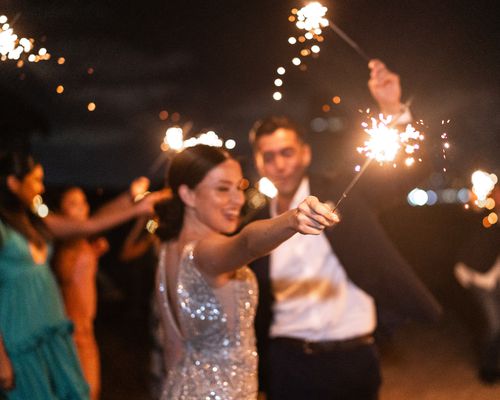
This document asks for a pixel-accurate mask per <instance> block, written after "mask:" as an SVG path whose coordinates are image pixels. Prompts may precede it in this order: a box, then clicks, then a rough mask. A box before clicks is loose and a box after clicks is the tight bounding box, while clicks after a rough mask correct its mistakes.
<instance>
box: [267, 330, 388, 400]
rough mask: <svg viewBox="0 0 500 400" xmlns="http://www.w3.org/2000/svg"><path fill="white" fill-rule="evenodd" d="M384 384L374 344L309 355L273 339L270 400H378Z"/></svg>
mask: <svg viewBox="0 0 500 400" xmlns="http://www.w3.org/2000/svg"><path fill="white" fill-rule="evenodd" d="M381 382H382V380H381V374H380V363H379V356H378V351H377V348H376V346H375V345H373V344H364V345H360V346H357V347H355V348H352V349H348V350H335V351H328V352H316V353H312V354H310V353H307V352H305V351H304V350H303V349H301V348H300V347H298V346H293V345H290V344H289V343H286V342H282V341H280V340H271V343H270V348H269V392H268V400H376V399H378V392H379V388H380V385H381Z"/></svg>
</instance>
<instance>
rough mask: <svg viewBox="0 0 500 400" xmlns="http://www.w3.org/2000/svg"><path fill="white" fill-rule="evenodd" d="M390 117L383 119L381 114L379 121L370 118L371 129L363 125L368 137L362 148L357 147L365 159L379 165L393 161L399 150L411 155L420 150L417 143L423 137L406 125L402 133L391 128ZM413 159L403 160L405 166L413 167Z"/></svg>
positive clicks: (365, 124)
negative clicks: (369, 159) (370, 159)
mask: <svg viewBox="0 0 500 400" xmlns="http://www.w3.org/2000/svg"><path fill="white" fill-rule="evenodd" d="M391 120H392V117H391V116H389V117H388V118H384V116H383V115H382V114H380V115H379V119H378V120H377V119H376V118H371V122H372V125H371V127H370V126H369V125H368V124H367V123H363V124H362V126H363V127H364V131H365V132H366V133H367V134H368V135H369V139H368V140H367V141H365V143H364V146H363V147H358V149H357V150H358V152H359V153H361V154H365V155H366V156H367V157H369V158H372V159H375V160H377V161H378V162H380V163H384V162H389V161H394V159H395V158H396V156H397V155H398V153H399V151H400V149H401V148H404V149H405V153H407V154H413V153H414V152H415V151H416V150H418V149H419V148H420V146H419V144H418V141H421V140H423V139H424V136H423V135H422V134H421V133H420V132H419V131H417V130H415V128H414V127H413V126H412V125H410V124H408V125H407V126H406V129H405V130H404V131H403V132H400V131H399V130H398V129H397V128H395V127H392V126H391ZM414 162H415V159H414V158H413V157H408V158H407V159H406V160H405V164H406V165H407V166H411V165H413V164H414Z"/></svg>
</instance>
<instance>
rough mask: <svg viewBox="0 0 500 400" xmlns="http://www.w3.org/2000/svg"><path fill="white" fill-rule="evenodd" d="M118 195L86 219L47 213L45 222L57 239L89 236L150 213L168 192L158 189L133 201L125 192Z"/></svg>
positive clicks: (166, 196)
mask: <svg viewBox="0 0 500 400" xmlns="http://www.w3.org/2000/svg"><path fill="white" fill-rule="evenodd" d="M123 196H125V195H122V196H119V197H118V198H117V199H115V200H112V202H111V204H110V203H108V204H107V205H106V206H105V207H104V208H103V209H101V210H99V211H98V212H97V213H95V214H94V215H92V217H90V218H89V219H88V220H86V221H83V222H79V221H75V220H72V219H70V218H67V217H64V216H62V215H58V214H49V215H48V216H47V217H46V218H45V220H44V221H45V223H46V225H47V227H48V228H49V230H50V232H51V233H52V234H53V235H54V236H55V237H56V238H57V239H65V238H69V237H74V236H90V235H94V234H97V233H99V232H102V231H104V230H106V229H109V228H112V227H114V226H116V225H119V224H121V223H123V222H125V221H128V220H129V219H131V218H135V217H138V216H140V215H152V214H153V211H154V209H153V207H154V204H156V203H157V202H159V201H162V200H165V199H166V198H168V196H169V193H167V192H166V191H158V192H153V193H151V194H149V195H148V196H146V197H144V198H143V199H142V200H141V201H139V202H137V203H134V202H133V201H132V200H131V199H130V197H129V196H128V194H127V197H128V199H127V201H125V200H124V197H123Z"/></svg>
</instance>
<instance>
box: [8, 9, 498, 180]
mask: <svg viewBox="0 0 500 400" xmlns="http://www.w3.org/2000/svg"><path fill="white" fill-rule="evenodd" d="M324 4H325V5H327V6H328V7H329V12H328V16H329V18H330V19H331V20H333V21H334V22H335V23H336V24H337V25H339V26H340V27H341V28H342V29H344V30H345V31H346V32H347V33H348V34H349V35H350V36H351V37H352V38H353V39H354V40H355V41H357V42H358V43H359V44H360V45H361V47H363V49H364V50H365V51H366V52H367V53H368V54H369V55H370V56H372V57H378V58H380V59H382V60H384V61H385V62H386V63H387V65H388V66H389V67H390V68H391V69H393V70H394V71H397V72H398V73H399V74H400V75H401V78H402V83H403V87H404V94H403V97H404V100H407V99H408V98H410V97H411V98H412V99H413V110H414V113H415V114H416V115H417V116H418V118H419V119H420V118H422V119H423V120H424V121H425V123H426V124H427V125H428V126H429V127H428V128H427V130H428V138H429V139H432V138H435V137H438V136H439V134H440V133H441V132H442V131H443V128H442V127H441V120H445V121H446V120H448V119H450V120H451V122H450V124H449V125H446V131H447V133H448V135H449V137H450V139H451V144H452V148H451V150H450V151H449V154H448V157H449V159H448V163H449V165H448V174H447V176H446V177H445V178H444V180H445V181H453V179H455V178H456V177H458V178H459V179H464V176H465V175H466V177H465V178H466V179H468V176H469V175H470V171H471V170H472V169H473V168H477V167H479V166H480V167H482V168H485V169H489V170H492V169H494V168H497V167H498V157H495V155H496V151H497V149H498V148H499V143H498V135H497V133H498V130H499V124H500V122H499V121H500V117H499V116H498V113H497V112H496V111H497V109H498V106H499V105H500V98H499V97H500V95H499V92H498V87H499V85H498V84H499V81H498V74H497V66H498V61H499V53H500V52H499V49H498V45H497V43H496V38H497V36H498V35H497V13H496V12H494V11H493V10H494V7H493V6H494V4H495V3H494V2H493V1H484V0H479V1H475V2H460V1H452V0H444V1H439V2H436V1H431V0H409V1H405V2H395V1H383V0H382V1H377V2H374V1H367V0H364V1H363V0H350V1H345V0H339V1H335V2H334V1H328V2H324ZM300 5H301V3H300V2H297V1H289V0H286V1H261V0H257V1H252V2H242V1H230V0H217V1H190V0H187V1H168V0H167V1H157V0H153V1H142V2H130V1H102V0H99V1H97V0H90V1H85V2H83V1H74V0H65V1H44V2H38V1H29V0H15V1H14V0H0V13H5V14H6V15H7V16H8V17H9V19H10V20H12V19H13V18H14V17H15V16H16V15H19V17H18V19H17V21H16V24H15V26H14V28H15V30H16V32H17V33H18V34H19V35H20V36H27V37H33V38H35V40H36V45H38V46H44V47H46V48H47V49H48V51H49V52H50V53H51V54H52V58H51V60H49V61H42V62H39V63H36V64H34V63H25V66H24V67H23V68H17V67H16V64H15V62H13V61H7V62H2V63H1V64H0V101H1V107H0V109H1V114H0V117H1V118H0V120H1V131H0V132H1V135H2V143H5V142H9V141H11V140H12V138H13V135H15V136H16V137H19V136H20V135H21V136H25V135H28V136H30V135H32V136H31V137H32V143H33V148H34V150H35V153H36V155H37V156H38V158H39V159H40V160H41V161H42V162H43V164H44V166H45V168H46V171H47V182H49V184H61V183H66V182H72V183H78V184H82V185H86V186H90V187H109V186H114V187H117V186H118V187H123V186H124V185H126V184H127V182H129V181H130V179H132V178H133V177H135V176H138V175H141V174H147V173H148V172H149V167H150V166H151V165H152V163H153V162H154V160H155V159H156V157H157V156H158V154H159V153H160V150H159V145H160V143H161V141H162V139H163V136H164V132H165V130H166V128H167V127H168V126H170V125H171V124H172V114H173V113H174V112H177V113H179V114H180V119H179V121H178V122H179V123H181V124H185V123H187V122H191V123H192V124H193V128H192V130H191V132H190V133H191V134H196V133H198V132H200V131H202V130H207V129H215V130H216V132H217V133H218V134H220V135H221V136H223V137H225V138H234V139H236V140H237V147H236V150H235V152H236V153H237V154H239V155H241V156H243V157H245V158H247V157H248V154H249V148H248V144H247V139H246V138H247V132H248V130H249V129H250V127H251V125H252V123H253V121H254V120H255V119H257V118H259V117H262V116H263V115H265V114H268V113H275V112H279V113H288V114H291V115H293V116H294V117H295V118H297V119H298V120H299V121H300V122H301V123H302V124H303V125H304V126H306V127H309V124H310V121H311V120H312V119H313V118H315V117H317V116H323V117H333V118H341V119H342V121H350V120H352V118H350V117H351V116H352V115H353V114H357V110H358V109H365V108H366V107H368V106H371V105H372V104H371V100H370V97H369V94H368V90H367V88H366V82H367V79H368V69H367V66H366V62H365V61H364V60H363V59H361V58H360V57H359V56H358V55H357V54H356V53H355V52H354V51H353V50H352V49H351V48H350V47H348V46H347V45H346V44H345V43H344V42H343V41H342V40H340V38H339V37H337V36H335V35H334V34H333V32H332V31H329V30H328V31H325V35H324V36H325V41H324V42H323V43H322V44H321V49H322V50H321V52H320V54H319V57H318V58H316V59H312V58H308V59H306V62H305V63H306V65H307V68H308V70H307V71H306V72H301V71H299V70H298V68H296V67H294V66H292V64H291V62H290V60H291V58H292V57H293V56H295V55H297V52H298V50H297V49H298V48H297V45H295V46H291V45H289V44H288V42H287V39H288V37H289V36H292V35H295V36H298V30H297V29H296V28H295V26H294V25H293V24H292V23H290V22H288V20H287V18H288V15H289V13H290V9H291V8H292V7H300ZM61 56H62V57H64V58H65V59H66V62H65V64H63V65H58V64H57V59H58V58H59V57H61ZM281 65H283V66H285V67H286V68H287V71H288V72H287V74H286V75H285V76H284V81H285V84H284V86H283V93H284V98H283V100H282V101H280V102H275V101H274V100H272V97H271V95H272V93H273V91H274V90H275V88H274V85H273V81H274V79H275V77H276V76H277V75H276V68H277V67H278V66H281ZM88 68H93V70H94V72H93V73H92V74H89V73H88ZM59 84H62V85H64V88H65V91H64V93H63V94H61V95H58V94H57V93H56V91H55V89H56V87H57V86H58V85H59ZM334 95H338V96H340V97H341V99H342V102H341V103H340V104H339V105H336V106H335V105H333V104H332V103H331V101H330V99H331V98H332V97H333V96H334ZM90 101H93V102H95V103H96V105H97V108H96V110H95V111H94V112H88V111H87V104H88V103H89V102H90ZM323 104H330V105H331V106H332V107H331V108H332V110H331V111H330V112H329V113H324V112H322V110H321V106H322V105H323ZM161 110H166V111H168V112H169V114H170V116H169V119H168V120H167V121H162V120H160V118H159V112H160V111H161ZM346 117H349V118H346ZM342 121H341V122H342ZM337 122H338V121H337ZM334 125H335V126H336V128H335V129H329V130H326V131H323V132H320V133H315V134H314V135H312V137H311V141H312V144H313V146H314V147H315V150H316V163H317V165H320V166H321V167H327V168H333V167H334V166H338V165H339V163H337V162H335V160H336V158H338V157H340V158H344V157H346V153H350V152H351V151H352V152H354V147H355V143H359V139H360V137H359V135H360V129H359V127H358V125H352V124H351V125H349V124H347V123H343V124H342V125H339V124H334ZM342 127H343V129H342ZM339 128H340V129H339ZM346 141H347V142H348V143H349V144H351V143H352V145H351V146H350V147H346V149H347V151H343V152H340V151H339V150H338V149H339V148H340V146H339V143H346ZM439 152H440V150H438V149H436V151H435V153H436V154H438V153H439ZM332 160H334V161H333V162H332ZM344 167H345V168H349V169H350V168H352V165H350V164H349V165H346V166H343V165H342V168H344ZM438 170H439V168H438ZM464 183H465V182H464Z"/></svg>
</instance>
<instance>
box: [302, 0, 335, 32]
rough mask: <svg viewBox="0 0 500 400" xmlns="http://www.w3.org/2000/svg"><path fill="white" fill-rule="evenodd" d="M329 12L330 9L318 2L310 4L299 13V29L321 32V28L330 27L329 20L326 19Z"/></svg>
mask: <svg viewBox="0 0 500 400" xmlns="http://www.w3.org/2000/svg"><path fill="white" fill-rule="evenodd" d="M327 11H328V8H326V7H325V6H323V5H322V4H320V3H318V2H317V1H315V2H312V3H309V4H308V5H306V6H305V7H302V8H301V9H300V10H298V11H297V23H296V25H297V28H299V29H304V30H306V31H309V32H311V31H314V32H316V31H317V30H319V31H320V32H321V28H324V27H326V26H328V19H326V18H325V15H326V12H327Z"/></svg>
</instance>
